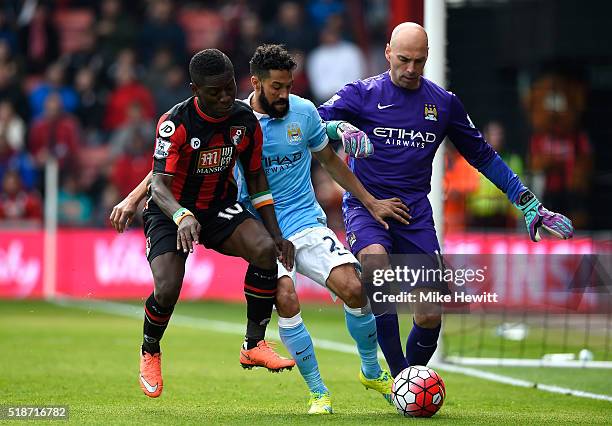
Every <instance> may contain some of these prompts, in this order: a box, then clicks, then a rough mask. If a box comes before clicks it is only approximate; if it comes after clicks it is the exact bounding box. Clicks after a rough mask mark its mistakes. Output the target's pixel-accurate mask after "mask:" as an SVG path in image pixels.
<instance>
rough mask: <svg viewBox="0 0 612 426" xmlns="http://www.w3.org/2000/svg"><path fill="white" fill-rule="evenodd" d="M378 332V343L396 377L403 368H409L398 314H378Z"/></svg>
mask: <svg viewBox="0 0 612 426" xmlns="http://www.w3.org/2000/svg"><path fill="white" fill-rule="evenodd" d="M376 333H377V335H378V345H379V346H380V349H382V351H383V354H384V355H385V359H386V360H387V364H388V365H389V368H390V369H391V374H392V375H393V377H396V376H397V375H398V374H399V373H401V371H402V370H404V369H405V368H408V362H406V358H405V357H404V351H403V349H402V342H401V340H400V331H399V322H398V320H397V314H382V315H378V316H376Z"/></svg>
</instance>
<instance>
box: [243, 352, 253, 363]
mask: <svg viewBox="0 0 612 426" xmlns="http://www.w3.org/2000/svg"><path fill="white" fill-rule="evenodd" d="M242 356H243V357H245V358H246V359H248V360H249V361H250V360H251V357H250V356H248V355H247V354H246V352H242Z"/></svg>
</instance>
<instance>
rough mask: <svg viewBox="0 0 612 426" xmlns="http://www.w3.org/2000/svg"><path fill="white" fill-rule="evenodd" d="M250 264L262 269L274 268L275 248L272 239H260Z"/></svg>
mask: <svg viewBox="0 0 612 426" xmlns="http://www.w3.org/2000/svg"><path fill="white" fill-rule="evenodd" d="M250 263H251V264H253V265H255V266H257V267H258V268H262V269H273V268H275V267H276V246H275V245H274V241H273V240H272V238H262V239H261V240H260V241H259V242H258V244H256V245H255V250H254V252H253V255H252V257H251V259H250Z"/></svg>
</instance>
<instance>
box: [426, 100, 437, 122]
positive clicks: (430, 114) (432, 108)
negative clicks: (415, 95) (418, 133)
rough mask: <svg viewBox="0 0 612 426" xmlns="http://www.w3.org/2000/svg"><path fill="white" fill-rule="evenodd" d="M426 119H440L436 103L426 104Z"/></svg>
mask: <svg viewBox="0 0 612 426" xmlns="http://www.w3.org/2000/svg"><path fill="white" fill-rule="evenodd" d="M425 120H429V121H438V108H437V107H436V105H435V104H425Z"/></svg>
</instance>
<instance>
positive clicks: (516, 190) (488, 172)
mask: <svg viewBox="0 0 612 426" xmlns="http://www.w3.org/2000/svg"><path fill="white" fill-rule="evenodd" d="M480 172H481V173H482V174H483V175H485V176H486V178H487V179H489V180H490V181H491V182H492V183H494V184H495V186H497V187H498V188H499V189H501V190H502V191H503V192H504V193H505V194H506V196H507V197H508V199H509V200H510V202H512V204H513V205H514V206H515V207H516V208H518V209H519V210H520V211H521V212H522V213H523V215H524V216H525V224H526V225H527V232H529V237H530V238H531V241H534V242H538V241H540V239H541V237H540V232H539V228H540V227H541V228H544V229H545V230H547V231H548V232H550V233H551V234H553V235H554V236H555V237H557V238H561V239H563V240H567V239H568V238H572V236H573V235H574V227H573V225H572V221H571V220H569V219H568V218H567V217H565V216H563V215H562V214H560V213H554V212H551V211H550V210H548V209H546V208H545V207H544V206H543V205H542V203H541V202H540V200H538V199H537V197H536V196H535V195H534V194H533V193H532V192H531V191H530V190H529V188H527V187H526V186H525V185H523V183H522V182H521V180H520V178H519V177H518V176H517V175H516V173H514V172H513V171H512V169H510V167H508V165H507V164H506V163H505V162H504V160H502V159H501V157H500V156H499V155H498V154H495V155H494V156H493V159H492V160H491V161H490V163H489V164H487V165H485V166H484V167H481V168H480Z"/></svg>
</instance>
